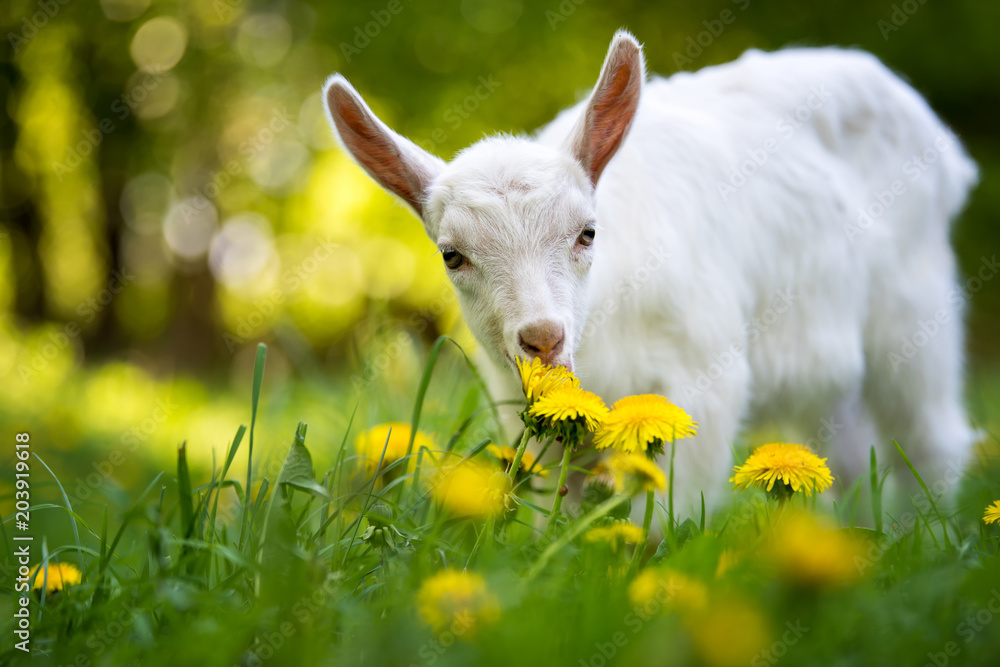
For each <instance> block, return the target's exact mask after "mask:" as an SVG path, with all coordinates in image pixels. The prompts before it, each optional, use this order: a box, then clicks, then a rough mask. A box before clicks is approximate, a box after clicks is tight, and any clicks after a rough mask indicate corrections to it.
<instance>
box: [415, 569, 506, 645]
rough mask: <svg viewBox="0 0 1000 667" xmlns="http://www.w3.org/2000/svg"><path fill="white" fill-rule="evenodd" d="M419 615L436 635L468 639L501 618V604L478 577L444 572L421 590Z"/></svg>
mask: <svg viewBox="0 0 1000 667" xmlns="http://www.w3.org/2000/svg"><path fill="white" fill-rule="evenodd" d="M417 612H418V613H419V614H420V618H422V619H423V621H424V622H425V623H426V624H427V625H429V626H431V627H432V628H433V629H434V631H435V632H444V631H445V630H450V631H451V632H452V633H453V634H454V635H455V636H456V637H459V638H467V637H471V636H473V635H474V634H475V632H476V630H477V629H479V628H480V627H482V626H484V625H489V624H490V623H494V622H496V621H497V619H499V618H500V604H499V602H498V601H497V598H496V596H494V595H493V594H492V593H491V592H490V590H489V588H488V587H487V585H486V581H485V580H484V579H483V578H482V577H481V576H479V575H478V574H472V573H468V572H460V571H458V570H442V571H440V572H438V573H437V574H435V575H433V576H431V577H429V578H428V579H427V580H426V581H424V583H423V584H422V585H421V586H420V591H419V592H418V593H417Z"/></svg>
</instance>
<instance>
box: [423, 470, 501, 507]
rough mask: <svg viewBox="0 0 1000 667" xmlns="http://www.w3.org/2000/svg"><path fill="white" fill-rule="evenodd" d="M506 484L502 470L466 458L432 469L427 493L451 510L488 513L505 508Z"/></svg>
mask: <svg viewBox="0 0 1000 667" xmlns="http://www.w3.org/2000/svg"><path fill="white" fill-rule="evenodd" d="M510 488H511V485H510V478H509V477H507V475H506V474H505V473H503V472H500V471H498V470H496V469H495V468H492V467H490V466H486V465H483V464H481V463H475V462H473V461H466V462H464V463H460V464H459V465H456V466H452V467H449V468H444V469H442V470H439V471H438V472H437V473H435V475H434V481H433V485H432V486H431V497H433V498H434V499H435V500H436V501H437V502H438V503H440V505H441V506H442V507H443V508H445V509H446V510H448V511H449V512H451V513H452V514H455V515H458V516H463V517H473V516H475V517H489V516H497V515H499V514H501V513H502V512H503V511H504V510H505V509H506V507H507V501H508V498H509V495H510Z"/></svg>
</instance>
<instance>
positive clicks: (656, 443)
mask: <svg viewBox="0 0 1000 667" xmlns="http://www.w3.org/2000/svg"><path fill="white" fill-rule="evenodd" d="M697 432H698V423H697V422H696V421H694V420H693V419H691V417H690V416H689V415H688V414H687V413H686V412H684V411H683V410H682V409H680V408H679V407H677V406H676V405H674V404H673V403H671V402H670V401H668V400H667V399H666V398H665V397H663V396H657V395H655V394H642V395H640V396H626V397H625V398H623V399H621V400H619V401H616V402H615V404H614V405H613V406H611V412H610V413H608V415H607V417H605V418H604V420H603V421H602V422H601V426H600V428H598V429H597V433H596V434H595V435H594V446H595V447H597V448H598V449H606V448H608V447H616V448H617V449H620V450H622V451H623V452H644V451H646V450H647V449H650V448H654V449H661V448H662V447H663V443H666V442H671V441H674V440H680V439H681V438H687V437H690V436H692V435H695V434H696V433H697Z"/></svg>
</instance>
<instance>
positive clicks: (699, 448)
mask: <svg viewBox="0 0 1000 667" xmlns="http://www.w3.org/2000/svg"><path fill="white" fill-rule="evenodd" d="M324 99H325V103H326V109H327V113H328V117H329V120H330V123H331V125H332V126H333V128H334V130H335V131H336V134H337V136H338V137H339V139H340V142H341V144H342V145H343V147H344V148H345V149H346V150H347V151H348V152H349V153H350V155H352V156H353V158H354V159H355V160H356V161H357V162H358V163H359V164H360V165H361V167H363V168H364V169H365V171H367V172H368V174H369V175H370V176H371V177H372V178H373V179H375V180H376V181H377V182H378V183H379V184H381V185H382V187H384V188H385V189H387V190H388V191H390V192H392V193H394V194H395V195H397V196H398V197H399V198H400V199H402V201H403V202H405V203H406V204H407V205H408V206H409V207H410V208H411V209H412V210H413V212H414V213H415V214H416V215H417V216H418V217H419V218H420V219H421V220H422V222H423V224H424V227H425V229H426V231H427V234H428V235H429V236H430V238H431V240H432V241H434V242H435V243H436V244H437V246H438V248H439V250H440V251H441V255H442V258H443V260H444V263H445V265H446V267H447V272H448V275H449V277H450V278H451V280H452V282H453V283H454V286H455V288H456V291H457V293H458V298H459V301H460V303H461V307H462V310H463V312H464V315H465V318H466V320H467V322H468V325H469V327H470V329H471V330H472V333H473V334H474V335H475V337H476V339H477V340H478V341H479V343H480V345H481V347H482V352H484V353H485V356H486V357H487V358H488V362H489V363H488V364H487V367H488V368H487V370H490V369H491V372H490V373H488V374H489V375H490V376H491V384H492V388H493V390H494V397H495V398H497V399H506V398H516V397H518V396H519V392H518V384H517V382H516V370H515V364H514V359H515V357H518V356H521V357H540V358H541V359H542V360H543V361H545V362H546V363H550V364H562V365H565V366H567V367H569V368H573V369H575V370H576V372H577V373H578V375H579V376H580V377H581V379H582V381H583V383H584V386H585V387H587V388H588V389H590V390H592V391H595V392H596V393H598V394H599V395H601V396H602V397H603V398H604V399H605V400H606V401H607V402H608V403H609V404H610V403H611V402H612V401H615V400H617V399H618V398H620V397H622V396H626V395H630V394H637V393H657V394H663V395H665V396H667V397H669V398H670V399H671V400H673V401H674V402H675V403H677V404H679V405H681V406H682V407H683V408H684V409H685V410H687V411H688V412H689V413H690V414H691V415H692V416H693V417H694V418H695V419H696V420H698V421H699V422H700V430H699V433H698V435H697V437H696V438H695V439H693V440H686V441H684V442H683V443H679V445H678V448H677V459H676V467H677V470H678V480H677V484H676V489H675V497H676V498H677V500H678V508H679V509H680V510H681V511H684V510H685V509H692V508H694V507H697V504H698V502H699V492H700V491H704V493H705V498H706V501H707V502H708V503H709V504H710V505H711V504H712V503H713V500H715V499H717V498H718V494H719V492H720V491H721V490H722V489H723V488H724V482H725V480H726V479H727V478H728V476H729V475H730V474H731V470H732V464H733V462H732V456H731V449H730V448H731V446H732V443H733V442H734V439H735V438H736V437H737V435H738V434H739V432H740V430H741V428H742V427H743V426H744V425H747V424H754V423H757V422H760V421H763V420H767V421H770V420H775V419H779V420H781V421H783V422H786V423H789V424H791V425H792V426H793V427H797V428H798V433H799V434H800V435H801V436H802V437H803V438H808V439H809V440H808V441H807V442H809V444H812V445H813V446H814V448H816V449H819V450H820V451H821V452H822V453H823V454H826V455H829V456H830V457H831V465H832V466H833V468H834V473H835V475H838V476H840V477H841V479H842V482H843V483H844V485H845V486H847V485H849V484H850V483H852V482H853V481H854V480H855V479H856V478H857V476H858V475H860V474H862V473H863V471H864V470H865V467H866V465H867V462H868V449H869V447H870V445H872V444H873V443H878V444H879V445H880V446H881V447H882V448H883V452H884V453H885V454H888V457H892V456H896V454H895V452H894V450H893V448H892V445H891V440H892V439H896V440H898V441H899V442H900V443H901V444H902V445H903V446H904V447H905V448H906V450H907V452H908V454H909V455H910V456H911V458H912V459H913V460H914V462H915V464H916V465H917V466H918V468H919V469H920V470H921V472H922V473H923V475H924V477H925V479H928V480H929V481H934V480H938V479H940V478H943V476H945V475H953V473H951V472H950V471H949V468H951V469H956V468H960V467H961V466H962V464H963V463H964V461H965V459H966V456H967V453H968V451H969V448H970V445H971V443H972V440H973V433H972V431H971V430H970V428H969V426H968V421H967V418H966V414H965V411H964V408H963V405H962V401H961V394H962V375H963V325H962V307H963V306H964V302H965V298H964V293H963V292H962V291H961V289H960V288H959V286H958V284H957V282H956V265H955V257H954V255H953V253H952V250H951V247H950V245H949V226H950V221H951V220H952V219H953V218H954V217H955V216H956V215H957V214H958V212H959V211H960V210H961V209H962V207H963V206H964V203H965V201H966V197H967V195H968V192H969V190H970V189H971V188H972V187H973V185H974V184H975V182H976V179H977V170H976V167H975V164H974V163H973V162H972V161H971V160H970V159H969V158H968V157H967V156H966V154H965V152H964V150H963V149H962V147H961V145H960V143H959V142H958V140H957V139H956V138H955V137H954V135H953V134H952V133H951V132H950V131H949V129H948V128H947V127H945V125H944V124H943V123H942V122H941V121H940V120H939V119H938V118H937V117H936V116H935V115H934V113H933V112H932V111H931V109H930V108H929V107H928V105H927V103H926V102H925V101H924V100H923V99H922V98H921V97H920V95H919V94H917V93H916V92H915V91H914V90H913V89H912V88H911V87H910V86H908V85H907V84H905V83H904V82H903V81H901V80H900V79H899V78H898V77H897V76H895V75H894V74H893V73H892V72H890V71H889V70H888V69H887V68H886V67H885V66H883V65H882V64H881V63H880V62H879V61H878V59H877V58H875V57H874V56H872V55H870V54H867V53H863V52H860V51H855V50H842V49H836V48H820V49H787V50H783V51H779V52H776V53H762V52H759V51H754V50H751V51H748V52H747V53H746V54H744V55H743V56H742V57H741V58H739V59H738V60H736V61H735V62H732V63H729V64H726V65H721V66H716V67H709V68H706V69H703V70H701V71H699V72H696V73H687V72H683V73H678V74H675V75H674V76H672V77H670V78H666V79H665V78H659V77H653V78H652V79H650V80H648V81H647V78H646V74H645V66H644V62H643V54H642V49H641V47H640V45H639V44H638V42H637V41H636V40H635V39H634V38H633V37H632V36H631V35H629V34H628V33H626V32H623V31H620V32H618V33H617V34H616V35H615V37H614V39H613V41H612V43H611V48H610V50H609V52H608V54H607V58H606V60H605V62H604V66H603V68H602V69H601V73H600V77H599V79H598V81H597V85H596V86H595V88H594V90H593V92H592V93H591V94H590V96H589V98H588V99H587V100H586V101H584V102H582V103H580V104H578V105H576V106H574V107H572V108H570V109H568V110H566V111H564V112H562V113H561V114H560V115H559V116H558V117H557V118H556V119H555V120H554V121H553V122H552V123H551V124H549V125H548V126H547V127H545V128H543V129H542V130H541V131H540V132H539V133H538V135H537V136H536V137H534V138H524V137H510V136H498V137H489V138H485V139H483V140H481V141H479V142H477V143H476V144H474V145H472V146H471V147H469V148H467V149H465V150H464V151H462V152H461V153H459V154H458V155H457V156H456V157H455V158H454V159H453V160H452V161H451V162H449V163H445V162H444V161H442V160H441V159H439V158H437V157H435V156H433V155H431V154H429V153H427V152H426V151H424V150H422V149H420V148H419V147H417V146H416V145H414V144H413V143H411V142H410V141H408V140H406V139H405V138H403V137H401V136H399V135H397V134H396V133H394V132H393V131H392V130H391V129H389V128H388V127H387V126H386V125H385V124H384V123H383V122H382V121H380V120H379V119H378V118H377V117H376V116H375V115H374V114H373V113H372V112H371V110H370V109H369V108H368V106H367V105H366V104H365V102H364V101H363V100H362V98H361V97H360V96H359V95H358V93H357V92H356V91H355V90H354V88H352V87H351V85H350V84H349V83H348V82H347V80H346V79H344V78H343V77H342V76H340V75H339V74H335V75H333V76H332V77H330V79H329V80H328V81H327V83H326V86H325V94H324ZM612 158H614V159H612ZM921 332H922V333H921ZM918 335H919V336H922V338H921V342H922V344H921V345H919V346H918V347H915V346H914V345H913V343H912V341H914V340H916V337H918ZM907 345H909V348H908V347H907ZM910 348H913V349H914V350H915V353H912V354H910V353H909V352H911V349H910ZM817 445H818V446H817ZM887 445H888V446H887ZM888 457H887V456H883V457H882V458H883V460H885V459H887V458H888ZM900 467H901V466H900Z"/></svg>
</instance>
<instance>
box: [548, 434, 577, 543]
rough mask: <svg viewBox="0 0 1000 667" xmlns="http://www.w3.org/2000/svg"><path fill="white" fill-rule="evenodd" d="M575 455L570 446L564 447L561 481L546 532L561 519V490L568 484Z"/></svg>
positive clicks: (550, 530) (557, 487)
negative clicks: (570, 462) (572, 457)
mask: <svg viewBox="0 0 1000 667" xmlns="http://www.w3.org/2000/svg"><path fill="white" fill-rule="evenodd" d="M572 455H573V450H572V448H570V447H563V456H562V467H561V468H560V469H559V483H558V484H556V499H555V500H554V501H552V512H551V513H550V514H549V526H548V528H547V529H546V530H545V532H546V534H548V533H551V532H552V529H553V528H555V527H556V523H557V522H558V520H559V510H560V509H561V508H562V500H563V497H562V494H561V493H559V490H560V489H562V488H563V485H564V484H566V477H568V476H569V459H570V457H571V456H572Z"/></svg>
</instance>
